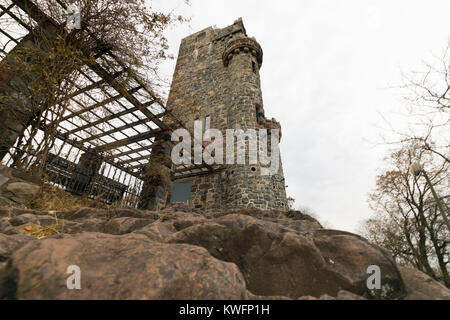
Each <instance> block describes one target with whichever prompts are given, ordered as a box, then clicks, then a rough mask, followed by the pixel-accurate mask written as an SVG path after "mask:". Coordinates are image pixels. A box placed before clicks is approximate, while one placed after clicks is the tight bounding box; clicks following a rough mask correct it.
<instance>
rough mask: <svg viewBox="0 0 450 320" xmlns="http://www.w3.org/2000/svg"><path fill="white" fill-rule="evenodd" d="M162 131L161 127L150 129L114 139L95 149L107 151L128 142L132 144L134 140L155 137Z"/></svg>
mask: <svg viewBox="0 0 450 320" xmlns="http://www.w3.org/2000/svg"><path fill="white" fill-rule="evenodd" d="M161 132H162V130H161V129H158V130H150V131H148V132H146V133H142V134H138V135H135V136H132V137H129V138H126V139H123V140H119V141H115V142H111V143H107V144H104V145H101V146H98V147H96V148H95V149H96V150H97V151H98V152H105V151H109V150H112V149H117V148H120V147H123V146H126V145H128V144H132V143H135V142H139V141H143V140H148V139H151V138H154V137H156V136H157V135H158V134H160V133H161Z"/></svg>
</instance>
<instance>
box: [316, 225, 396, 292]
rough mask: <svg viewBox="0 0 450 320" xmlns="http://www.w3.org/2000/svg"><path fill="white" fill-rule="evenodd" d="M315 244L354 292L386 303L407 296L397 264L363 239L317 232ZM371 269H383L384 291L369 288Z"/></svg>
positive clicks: (332, 231) (352, 235)
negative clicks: (374, 267)
mask: <svg viewBox="0 0 450 320" xmlns="http://www.w3.org/2000/svg"><path fill="white" fill-rule="evenodd" d="M313 240H314V244H315V246H316V247H317V248H318V249H319V250H320V253H321V255H322V257H323V258H324V259H325V260H326V261H327V263H328V265H329V267H330V268H331V269H332V270H334V271H336V272H338V273H339V274H341V275H342V276H344V277H345V278H346V279H349V280H350V281H351V283H352V292H354V293H356V294H358V295H365V294H369V295H370V296H371V297H373V298H382V299H398V298H401V297H402V296H404V295H405V290H404V285H403V282H402V278H401V275H400V273H399V271H398V269H397V267H396V264H395V262H394V260H393V259H392V258H391V257H390V256H389V255H388V254H387V253H386V252H385V251H384V250H383V249H381V248H379V247H377V246H375V245H372V244H370V243H369V242H368V241H367V240H365V239H364V238H362V237H360V236H357V235H354V234H351V233H348V232H342V231H336V230H317V231H316V232H315V236H314V238H313ZM370 266H377V267H379V268H380V271H381V289H380V290H368V288H367V278H368V276H369V274H368V268H369V267H370Z"/></svg>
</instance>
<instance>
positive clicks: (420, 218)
mask: <svg viewBox="0 0 450 320" xmlns="http://www.w3.org/2000/svg"><path fill="white" fill-rule="evenodd" d="M386 161H387V163H388V164H389V166H388V168H387V169H386V170H385V171H384V172H383V173H382V174H380V175H379V176H378V177H377V184H376V189H375V191H374V192H373V193H371V194H370V196H369V204H370V206H371V208H372V209H373V210H374V212H375V214H374V216H373V217H372V218H371V219H369V220H367V221H366V222H365V223H364V225H363V227H362V233H363V235H364V236H366V237H367V238H368V239H369V240H370V241H372V242H374V243H376V244H378V245H380V246H382V247H385V248H387V249H389V250H390V251H391V252H392V253H393V255H394V257H395V258H396V260H397V261H398V262H399V263H400V264H403V265H409V266H414V267H416V268H418V269H419V270H421V271H423V272H425V273H427V274H428V275H430V276H431V277H433V278H435V279H437V280H442V281H443V282H444V283H445V284H446V285H447V286H448V287H450V277H449V266H450V261H449V260H450V234H449V231H448V230H447V228H446V226H445V223H444V221H443V219H442V216H441V215H440V213H439V212H438V208H437V204H436V201H435V200H434V198H433V195H432V193H431V191H430V187H429V185H428V184H427V183H426V182H425V180H424V179H421V178H420V177H416V176H415V175H414V174H412V173H411V172H410V169H409V168H410V166H411V164H412V163H415V162H420V163H422V164H423V166H424V167H425V169H426V170H427V172H428V174H429V177H430V180H431V182H432V183H433V185H435V187H436V189H437V190H438V191H439V193H440V195H441V196H442V200H443V201H444V202H446V203H448V200H449V198H450V192H449V186H448V182H449V179H450V175H449V168H450V163H449V162H447V161H446V159H443V158H442V157H440V156H438V155H437V154H435V153H430V152H429V151H427V150H426V149H424V148H423V145H422V144H421V143H420V141H410V142H407V143H406V142H405V143H403V144H402V146H401V147H400V148H398V149H396V150H394V151H393V152H392V153H391V154H390V156H389V157H388V158H386Z"/></svg>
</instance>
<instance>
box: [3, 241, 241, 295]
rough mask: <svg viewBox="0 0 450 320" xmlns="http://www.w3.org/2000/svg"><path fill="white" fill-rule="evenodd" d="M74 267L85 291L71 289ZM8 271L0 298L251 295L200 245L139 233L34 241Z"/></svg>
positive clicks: (231, 269)
mask: <svg viewBox="0 0 450 320" xmlns="http://www.w3.org/2000/svg"><path fill="white" fill-rule="evenodd" d="M72 265H76V266H79V267H80V269H81V290H69V289H68V288H67V285H66V278H67V277H68V276H69V275H68V274H67V273H66V272H67V268H68V267H69V266H72ZM6 275H7V283H8V284H9V285H8V286H7V288H9V289H8V290H6V291H5V290H4V291H3V292H1V294H3V296H0V298H8V299H83V300H84V299H245V298H247V290H246V285H245V281H244V278H243V276H242V274H241V273H240V271H239V269H238V268H237V267H236V265H234V264H232V263H227V262H223V261H219V260H217V259H215V258H213V257H211V255H210V254H209V253H208V252H207V251H206V250H205V249H203V248H200V247H195V246H190V245H179V244H162V243H156V242H153V241H151V240H149V239H147V237H146V236H145V235H139V234H128V235H123V236H113V235H106V234H99V233H83V234H79V235H74V236H73V235H70V236H69V235H64V236H59V237H54V238H48V239H45V240H41V241H31V242H29V243H28V244H26V245H25V246H23V247H22V248H20V249H19V250H17V251H16V252H14V254H13V255H12V256H11V258H10V260H9V262H8V266H7V268H6ZM3 281H4V282H5V280H3ZM11 288H14V290H11Z"/></svg>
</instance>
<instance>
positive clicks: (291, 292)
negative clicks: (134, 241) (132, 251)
mask: <svg viewBox="0 0 450 320" xmlns="http://www.w3.org/2000/svg"><path fill="white" fill-rule="evenodd" d="M310 231H311V230H310V229H308V230H306V231H305V230H303V229H301V228H300V230H299V228H295V229H291V228H288V227H285V226H282V225H281V224H278V223H273V222H269V221H264V220H259V219H256V218H253V217H250V216H244V215H228V216H224V217H220V218H217V219H213V220H212V221H209V222H205V223H200V224H197V225H194V226H192V227H189V228H186V229H183V230H182V231H180V232H178V233H176V234H174V235H173V236H172V237H171V238H170V239H169V242H171V243H188V244H192V245H197V246H201V247H204V248H206V249H207V250H208V251H209V252H210V253H211V254H212V255H213V256H214V257H217V258H218V259H220V260H224V261H230V262H234V263H236V264H237V265H238V267H239V269H240V270H241V271H242V273H243V274H244V277H245V279H246V282H247V286H248V288H249V290H250V291H251V292H252V293H254V294H256V295H259V296H286V297H290V298H294V299H296V298H298V297H301V296H315V297H320V296H322V295H324V294H328V295H331V296H334V297H336V296H337V294H338V292H339V291H341V290H347V291H349V292H352V293H354V294H357V295H366V296H367V297H370V291H369V290H368V289H367V286H366V280H367V278H368V276H369V275H368V274H367V268H368V266H370V265H374V264H375V265H379V266H380V267H381V268H382V270H383V271H385V276H384V278H383V280H386V281H387V283H388V284H389V288H391V287H392V292H391V291H389V295H385V296H382V298H392V297H399V296H401V295H402V294H403V286H402V282H401V278H400V275H399V274H398V271H397V269H396V267H395V264H392V261H391V260H390V259H389V258H388V257H386V256H385V254H384V253H383V252H382V250H381V249H377V248H375V247H373V246H371V245H370V244H369V243H368V242H367V241H365V240H363V239H362V238H360V237H359V236H356V235H351V234H346V235H345V237H344V236H342V237H344V238H343V243H342V244H338V243H336V241H339V239H335V238H333V236H332V235H330V234H329V233H328V234H327V233H319V234H316V235H315V236H314V237H311V236H309V234H310ZM331 234H332V233H331ZM331 248H334V249H333V250H335V252H334V253H332V252H331ZM341 256H348V257H347V259H348V260H345V259H344V257H341ZM332 259H334V260H335V262H334V261H333V260H332ZM365 259H366V260H365ZM347 263H348V266H347V265H346V264H347Z"/></svg>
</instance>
